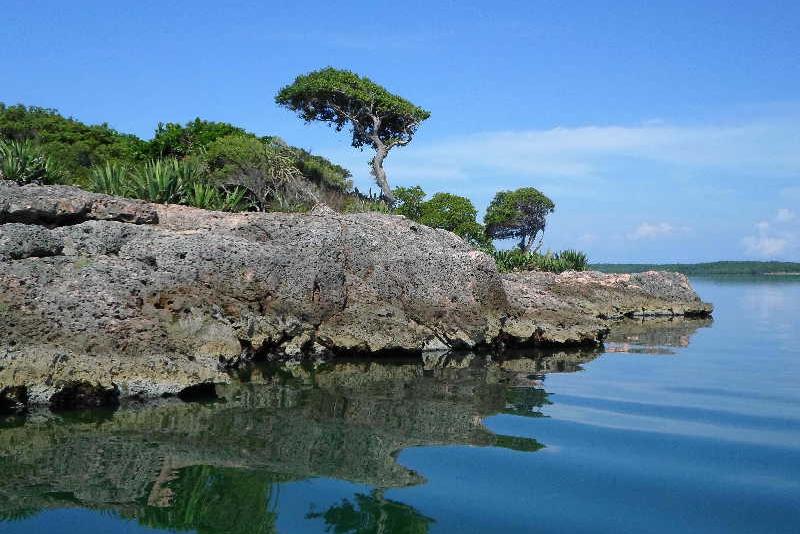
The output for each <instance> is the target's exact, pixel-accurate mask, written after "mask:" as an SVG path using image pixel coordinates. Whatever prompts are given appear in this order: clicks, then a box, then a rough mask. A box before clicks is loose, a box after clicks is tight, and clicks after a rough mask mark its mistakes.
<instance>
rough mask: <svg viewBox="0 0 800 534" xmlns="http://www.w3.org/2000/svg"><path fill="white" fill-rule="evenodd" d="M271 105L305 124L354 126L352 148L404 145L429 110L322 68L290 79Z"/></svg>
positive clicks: (343, 72)
mask: <svg viewBox="0 0 800 534" xmlns="http://www.w3.org/2000/svg"><path fill="white" fill-rule="evenodd" d="M275 102H276V103H277V104H279V105H281V106H284V107H286V108H289V109H291V110H292V111H296V112H297V113H298V114H299V115H300V116H301V117H302V118H303V120H305V121H308V122H310V121H322V122H327V123H329V124H330V125H332V126H333V127H335V128H336V130H337V131H341V130H342V128H344V126H345V125H347V124H350V126H351V127H352V128H353V140H352V143H353V146H354V147H355V148H360V147H362V146H365V145H368V146H372V147H374V148H377V144H376V143H378V142H382V143H384V144H386V145H394V144H406V143H408V141H410V140H411V137H412V136H413V135H414V132H415V131H416V128H417V126H419V124H420V123H421V122H422V121H424V120H425V119H427V118H428V117H430V112H429V111H426V110H424V109H422V108H421V107H419V106H416V105H414V104H412V103H411V102H409V101H408V100H406V99H404V98H401V97H399V96H397V95H395V94H392V93H390V92H389V91H387V90H386V89H385V88H383V87H381V86H380V85H378V84H377V83H375V82H373V81H372V80H370V79H369V78H366V77H364V76H359V75H358V74H355V73H354V72H351V71H349V70H340V69H334V68H332V67H327V68H324V69H320V70H316V71H313V72H310V73H308V74H303V75H301V76H298V77H297V78H295V80H294V83H292V84H290V85H287V86H286V87H284V88H283V89H281V90H280V92H279V93H278V95H277V96H276V97H275Z"/></svg>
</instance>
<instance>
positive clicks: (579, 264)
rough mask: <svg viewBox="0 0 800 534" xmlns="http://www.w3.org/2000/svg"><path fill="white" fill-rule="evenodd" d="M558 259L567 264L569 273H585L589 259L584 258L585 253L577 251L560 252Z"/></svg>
mask: <svg viewBox="0 0 800 534" xmlns="http://www.w3.org/2000/svg"><path fill="white" fill-rule="evenodd" d="M558 257H559V259H561V260H563V261H564V262H565V263H566V264H567V266H568V268H569V270H571V271H585V270H586V269H587V268H588V266H589V259H588V258H587V257H586V253H584V252H580V251H578V250H574V249H567V250H562V251H561V252H559V253H558Z"/></svg>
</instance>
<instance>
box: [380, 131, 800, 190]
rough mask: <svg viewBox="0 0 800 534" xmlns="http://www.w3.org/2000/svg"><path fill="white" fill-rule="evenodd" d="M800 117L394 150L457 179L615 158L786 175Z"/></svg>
mask: <svg viewBox="0 0 800 534" xmlns="http://www.w3.org/2000/svg"><path fill="white" fill-rule="evenodd" d="M798 146H800V121H788V120H786V119H775V120H763V121H759V122H752V123H749V124H744V125H735V126H670V125H666V124H652V123H646V124H642V125H634V126H581V127H573V128H566V127H559V128H551V129H545V130H523V131H502V132H486V133H477V134H472V135H466V136H460V137H455V138H449V139H443V140H439V141H432V142H428V143H427V144H422V143H421V144H417V145H416V146H414V147H413V149H408V150H404V151H399V152H398V153H397V154H393V156H392V158H393V159H392V161H391V163H390V165H391V167H392V171H393V174H394V175H396V176H401V177H420V176H437V177H440V178H451V179H459V178H466V177H470V176H475V175H477V174H479V173H481V172H483V173H484V174H486V173H489V172H490V173H492V175H494V176H496V175H498V174H499V175H514V176H519V177H521V178H526V177H542V176H551V177H562V178H563V177H568V178H569V177H571V178H586V177H598V176H606V175H608V174H609V173H608V168H609V163H610V162H611V161H620V160H622V161H625V160H642V161H649V162H652V163H658V164H666V165H671V166H676V167H679V168H691V169H694V170H697V171H702V170H709V169H716V170H724V171H726V172H729V173H732V174H742V173H745V174H758V175H759V176H760V177H762V178H768V177H773V176H777V177H785V176H790V175H793V174H796V173H798V172H800V150H797V147H798Z"/></svg>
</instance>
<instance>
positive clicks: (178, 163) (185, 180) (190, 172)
mask: <svg viewBox="0 0 800 534" xmlns="http://www.w3.org/2000/svg"><path fill="white" fill-rule="evenodd" d="M166 161H167V162H168V164H169V165H171V166H172V167H173V170H174V172H175V174H176V175H177V176H178V180H179V181H180V183H181V184H182V186H183V187H184V188H185V189H186V190H189V189H191V187H192V186H193V185H194V184H196V183H198V182H200V181H201V180H202V179H203V178H204V176H205V168H204V165H203V163H202V162H201V160H200V159H199V158H194V157H192V158H185V159H180V160H179V159H168V160H166Z"/></svg>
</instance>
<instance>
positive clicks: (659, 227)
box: [627, 222, 689, 240]
mask: <svg viewBox="0 0 800 534" xmlns="http://www.w3.org/2000/svg"><path fill="white" fill-rule="evenodd" d="M688 231H689V228H688V227H685V226H680V227H676V226H673V225H672V224H670V223H667V222H659V223H649V222H643V223H642V224H640V225H639V226H637V227H636V228H635V229H634V230H633V231H632V232H630V233H629V234H628V236H627V237H628V239H634V240H636V239H657V238H662V237H670V236H674V235H676V234H678V233H685V232H688Z"/></svg>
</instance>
